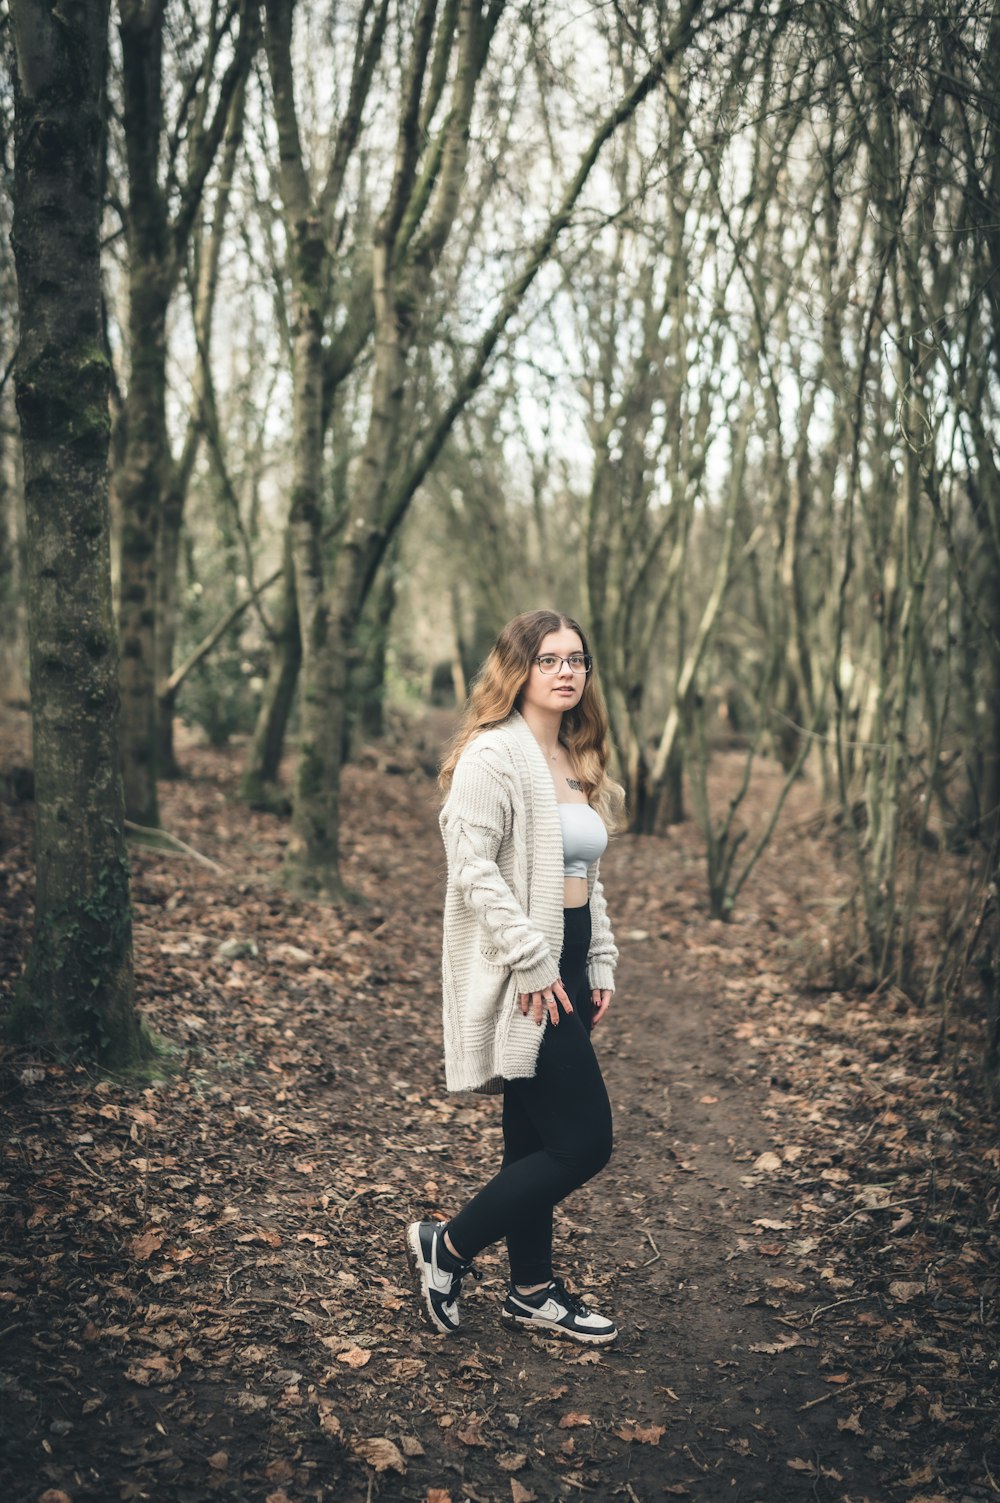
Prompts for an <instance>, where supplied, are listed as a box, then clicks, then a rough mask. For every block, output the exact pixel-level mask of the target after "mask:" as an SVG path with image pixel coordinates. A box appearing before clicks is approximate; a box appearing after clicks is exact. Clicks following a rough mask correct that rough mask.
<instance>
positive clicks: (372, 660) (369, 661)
mask: <svg viewBox="0 0 1000 1503" xmlns="http://www.w3.org/2000/svg"><path fill="white" fill-rule="evenodd" d="M398 558H399V535H398V534H397V537H396V539H395V541H394V542H393V544H392V546H391V548H390V549H389V552H388V553H387V555H386V557H385V558H384V559H383V561H382V567H381V568H380V569H379V572H378V577H377V578H376V581H375V584H374V586H373V587H372V591H371V594H370V595H369V597H368V600H367V602H366V604H365V608H364V610H363V612H362V615H361V625H360V630H359V632H358V639H357V644H356V648H355V653H354V658H353V661H352V663H351V670H350V688H349V690H348V694H349V699H350V705H349V709H348V737H347V741H348V745H347V752H346V756H345V760H347V761H350V760H352V759H353V758H355V757H357V756H358V755H359V753H360V751H361V748H362V747H363V746H364V744H365V743H366V742H368V741H377V740H378V739H379V737H381V736H383V735H384V734H385V670H386V654H387V651H388V646H389V631H390V628H391V626H392V613H393V610H394V609H395V605H396V585H397V575H396V569H397V560H398Z"/></svg>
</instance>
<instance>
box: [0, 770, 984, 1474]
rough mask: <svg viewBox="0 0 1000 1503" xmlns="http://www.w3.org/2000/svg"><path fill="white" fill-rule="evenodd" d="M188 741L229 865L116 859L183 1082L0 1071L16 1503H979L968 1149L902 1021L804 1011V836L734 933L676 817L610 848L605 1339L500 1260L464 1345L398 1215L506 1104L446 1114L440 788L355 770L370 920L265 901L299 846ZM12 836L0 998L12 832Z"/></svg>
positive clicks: (572, 1244) (586, 1250)
mask: <svg viewBox="0 0 1000 1503" xmlns="http://www.w3.org/2000/svg"><path fill="white" fill-rule="evenodd" d="M190 755H191V760H192V762H193V764H194V768H195V771H196V772H197V774H198V775H197V778H196V779H194V780H192V781H191V782H188V783H184V784H180V785H177V786H175V787H174V788H171V789H169V790H167V796H166V801H165V802H166V807H167V818H168V821H169V824H170V825H171V827H173V828H174V829H176V830H177V832H178V833H179V834H182V835H183V836H184V838H185V839H188V840H189V841H190V842H191V843H192V844H194V845H195V846H197V847H198V848H199V849H201V850H203V851H204V852H205V853H206V854H208V855H209V856H212V857H214V858H216V859H218V860H220V861H222V862H223V863H224V864H225V865H226V867H227V868H228V872H229V875H227V876H222V877H219V876H216V875H213V874H212V873H210V872H208V871H206V870H205V869H204V868H200V867H192V866H191V865H190V864H188V863H185V862H183V861H179V860H173V861H172V860H168V859H166V858H164V857H163V856H162V855H153V854H150V853H139V854H138V855H137V856H136V862H135V866H136V879H135V892H136V900H137V919H138V923H137V936H138V953H139V974H140V983H141V987H142V992H143V997H144V1005H145V1007H146V1010H147V1012H148V1013H149V1015H150V1017H151V1019H152V1021H153V1023H154V1025H155V1026H156V1027H157V1028H159V1029H160V1030H161V1032H162V1033H163V1034H164V1035H165V1036H167V1037H169V1038H171V1039H173V1040H174V1041H175V1042H177V1043H178V1044H180V1045H181V1046H182V1047H183V1048H184V1049H185V1050H186V1051H187V1057H186V1061H185V1066H184V1070H183V1071H182V1072H181V1074H180V1075H179V1076H178V1077H175V1079H174V1080H173V1081H171V1082H170V1083H168V1084H167V1085H165V1086H162V1087H156V1088H152V1089H148V1090H143V1089H142V1088H139V1087H134V1086H130V1087H122V1086H117V1085H112V1084H108V1083H106V1082H99V1081H96V1080H94V1079H91V1078H89V1077H88V1076H87V1075H86V1074H84V1073H82V1072H77V1073H75V1074H74V1073H72V1072H70V1073H67V1072H65V1071H61V1070H60V1069H59V1068H58V1067H54V1066H52V1065H50V1064H46V1062H44V1061H37V1060H31V1059H29V1058H27V1057H26V1056H24V1055H11V1054H9V1053H8V1054H7V1055H5V1056H2V1057H0V1090H2V1096H0V1104H2V1106H3V1107H4V1109H5V1112H6V1116H7V1118H8V1125H7V1132H6V1142H5V1145H4V1156H3V1168H2V1177H0V1196H2V1198H3V1205H4V1217H3V1223H2V1233H0V1301H2V1304H0V1344H2V1348H3V1350H2V1359H0V1372H2V1376H0V1476H2V1477H4V1480H5V1482H6V1483H7V1486H6V1488H5V1490H4V1497H5V1498H9V1499H10V1500H11V1503H22V1500H23V1503H37V1500H38V1499H39V1498H40V1497H41V1495H42V1494H43V1492H44V1491H45V1489H47V1488H50V1489H56V1490H58V1491H60V1492H61V1493H64V1494H65V1495H66V1496H67V1497H69V1498H70V1499H71V1500H72V1503H83V1500H95V1503H107V1500H111V1499H122V1500H125V1503H127V1500H131V1499H141V1498H150V1499H155V1500H156V1503H203V1500H204V1499H205V1498H207V1497H212V1498H219V1499H224V1500H232V1503H243V1500H250V1503H265V1500H266V1503H306V1500H316V1503H368V1500H370V1499H375V1498H378V1499H383V1500H386V1503H448V1500H450V1503H461V1500H463V1499H468V1500H470V1503H530V1500H531V1499H535V1500H538V1503H548V1500H554V1499H559V1500H562V1499H575V1500H576V1499H581V1498H588V1497H589V1498H594V1499H596V1500H598V1503H600V1500H603V1499H608V1500H611V1499H615V1500H617V1499H623V1500H627V1503H663V1500H666V1499H668V1498H671V1497H688V1498H691V1499H694V1500H698V1503H715V1500H716V1499H719V1500H721V1499H727V1500H729V1499H736V1500H741V1503H742V1500H748V1503H750V1500H758V1499H759V1500H776V1503H779V1500H783V1499H789V1500H791V1499H796V1500H798V1499H801V1500H816V1503H827V1500H830V1503H863V1500H868V1503H883V1500H886V1503H889V1500H891V1503H897V1500H900V1503H902V1500H904V1499H905V1500H908V1503H918V1500H919V1503H930V1500H934V1503H939V1500H941V1499H955V1500H956V1503H979V1500H981V1499H986V1498H990V1497H995V1491H994V1485H993V1484H992V1483H991V1481H990V1478H991V1477H992V1476H994V1475H996V1473H997V1469H996V1467H995V1466H991V1463H990V1461H989V1459H988V1458H989V1456H990V1455H991V1452H990V1446H991V1444H992V1443H993V1442H994V1441H995V1436H996V1424H997V1421H996V1415H997V1409H996V1405H995V1401H994V1397H993V1396H994V1394H995V1391H996V1384H997V1361H996V1357H997V1350H996V1343H995V1336H994V1334H993V1333H992V1331H991V1326H990V1323H991V1320H992V1319H993V1318H994V1312H995V1308H996V1304H995V1300H996V1283H995V1264H994V1262H993V1257H994V1255H995V1238H994V1233H993V1232H992V1231H990V1230H989V1218H990V1216H991V1215H994V1216H995V1193H996V1190H995V1165H994V1166H993V1167H992V1168H991V1167H990V1163H989V1161H988V1152H989V1151H990V1150H989V1149H988V1148H987V1147H985V1146H984V1145H986V1144H987V1142H988V1134H984V1132H983V1128H982V1123H981V1121H979V1120H977V1119H976V1116H975V1112H974V1110H972V1109H971V1108H970V1107H968V1106H967V1105H965V1104H964V1103H965V1101H966V1098H964V1097H962V1096H960V1095H954V1096H950V1095H948V1094H947V1087H946V1081H945V1074H944V1073H943V1072H942V1071H941V1070H937V1071H936V1067H934V1066H932V1065H931V1064H930V1063H929V1060H928V1054H927V1046H926V1042H925V1035H926V1033H927V1029H926V1027H925V1026H924V1024H923V1022H922V1021H921V1020H920V1019H915V1018H914V1016H913V1015H912V1013H911V1012H907V1011H906V1010H905V1009H901V1008H900V1007H897V1009H896V1011H895V1012H892V1011H891V1009H890V1010H889V1012H890V1013H891V1015H889V1016H884V1015H883V1013H884V1012H885V1011H886V1010H885V1009H881V1010H876V1009H874V1008H870V1007H869V1006H868V1004H867V1003H865V1002H864V1001H863V1000H862V1001H852V1000H851V999H849V998H838V997H836V996H832V997H827V998H819V999H817V998H816V997H814V996H809V995H807V994H804V993H799V992H797V991H796V990H795V988H794V987H793V986H792V985H791V983H790V981H789V977H790V975H792V974H794V972H793V968H792V965H791V963H790V956H791V954H792V951H791V949H790V946H794V945H796V944H803V945H807V946H808V945H810V944H813V943H815V942H817V939H816V934H815V932H814V931H813V930H812V929H811V927H810V921H809V918H808V909H807V904H808V903H809V902H810V901H812V900H813V899H814V898H815V897H816V895H817V894H819V896H820V897H821V898H825V896H826V895H827V890H828V889H829V887H830V884H831V881H832V880H833V879H832V878H831V877H830V875H829V874H828V873H827V872H826V871H824V872H823V874H822V885H821V883H820V878H819V876H818V875H817V863H816V861H815V852H814V849H813V847H811V846H809V845H808V844H806V843H804V841H803V840H802V839H799V838H798V837H794V838H793V836H791V835H787V836H785V837H784V839H783V844H782V845H781V847H780V852H781V855H780V860H779V858H778V854H777V852H776V854H775V857H774V859H773V861H771V862H770V864H769V863H764V865H763V866H762V867H761V871H760V876H759V881H757V882H756V883H755V886H754V889H753V894H752V906H751V902H750V897H749V895H748V901H747V904H746V907H745V910H744V911H743V912H742V913H741V914H739V915H738V918H737V922H736V923H735V924H732V925H728V926H722V925H719V924H714V923H712V921H711V920H710V919H709V918H708V916H707V914H706V911H705V905H704V898H703V887H704V882H703V874H702V871H701V863H700V856H699V840H698V837H697V834H696V832H694V831H693V830H687V829H685V830H682V831H680V832H678V834H677V835H676V836H675V837H674V838H673V839H672V840H671V841H670V842H667V843H665V842H661V841H642V840H636V839H632V838H629V837H625V838H622V839H620V840H618V841H616V842H615V843H614V844H613V847H612V849H611V851H610V852H609V855H608V858H607V859H606V862H605V881H606V887H607V890H608V897H609V905H610V908H611V911H612V916H613V918H614V921H615V927H616V933H617V938H618V941H619V944H620V948H621V952H622V962H621V968H620V973H619V993H618V996H617V997H616V1000H615V1004H614V1011H613V1015H612V1016H613V1020H614V1021H613V1022H612V1021H610V1020H609V1023H608V1024H606V1025H605V1026H604V1027H603V1028H602V1030H601V1031H600V1032H599V1034H598V1036H597V1037H598V1045H599V1049H600V1051H601V1052H602V1057H603V1059H604V1062H605V1067H606V1075H607V1079H608V1083H609V1089H610V1093H611V1096H612V1101H613V1104H614V1107H615V1113H616V1136H617V1146H616V1153H615V1157H614V1159H613V1160H612V1164H611V1166H610V1167H609V1169H608V1170H607V1171H605V1173H604V1174H603V1175H602V1176H600V1177H599V1179H598V1180H596V1181H595V1182H594V1183H593V1184H592V1185H591V1186H588V1187H585V1188H584V1190H582V1191H581V1192H579V1193H578V1194H577V1195H575V1196H574V1197H572V1198H571V1200H570V1201H569V1202H567V1204H566V1206H565V1208H564V1212H563V1213H561V1214H560V1216H559V1218H558V1221H557V1249H558V1248H560V1247H561V1249H562V1254H563V1257H562V1266H563V1267H564V1269H565V1272H566V1275H567V1279H568V1281H569V1282H570V1283H571V1284H573V1285H575V1286H576V1287H578V1288H580V1289H581V1290H582V1292H584V1293H585V1294H587V1295H588V1296H591V1297H592V1302H593V1303H594V1304H595V1305H596V1306H597V1307H598V1308H604V1309H607V1310H609V1311H610V1312H612V1313H614V1315H615V1316H616V1318H617V1319H618V1320H619V1322H620V1324H621V1327H622V1337H621V1340H620V1342H619V1344H618V1346H617V1347H616V1348H615V1349H613V1350H606V1351H601V1352H591V1351H586V1350H580V1349H578V1348H576V1347H574V1346H571V1345H569V1344H559V1343H553V1342H545V1341H542V1340H540V1339H538V1338H526V1337H525V1336H524V1335H523V1334H522V1333H516V1332H508V1331H506V1330H504V1329H503V1328H502V1327H501V1326H500V1324H499V1321H498V1320H497V1312H498V1307H499V1301H500V1299H501V1298H502V1294H503V1288H504V1285H503V1268H502V1264H501V1262H500V1260H499V1257H497V1256H492V1257H490V1256H487V1257H484V1258H483V1259H482V1260H481V1263H482V1267H483V1272H484V1275H485V1277H484V1279H483V1282H482V1283H481V1284H479V1285H470V1286H469V1292H468V1297H467V1298H465V1297H464V1298H463V1311H464V1326H463V1332H462V1334H461V1335H460V1336H459V1337H457V1338H452V1339H445V1338H443V1337H437V1336H435V1335H433V1334H431V1333H430V1332H428V1331H427V1330H426V1329H425V1327H424V1326H423V1325H422V1323H421V1321H420V1319H419V1316H418V1313H417V1310H416V1308H415V1301H414V1299H413V1296H412V1294H411V1291H410V1288H409V1281H408V1278H407V1272H406V1268H405V1260H404V1257H403V1246H402V1232H403V1228H404V1227H405V1225H406V1223H407V1222H408V1221H409V1220H411V1219H412V1218H413V1217H414V1216H420V1215H434V1214H438V1215H447V1214H448V1213H449V1212H450V1211H452V1210H453V1209H454V1208H455V1206H456V1205H457V1204H459V1203H460V1202H461V1200H462V1199H463V1198H464V1196H465V1195H467V1194H468V1193H469V1192H470V1191H471V1190H472V1189H474V1188H475V1186H476V1185H477V1184H478V1183H479V1182H480V1181H481V1180H482V1178H483V1177H484V1176H485V1175H486V1174H487V1173H488V1172H489V1171H490V1169H491V1166H492V1165H493V1163H495V1162H496V1161H497V1159H498V1158H499V1152H500V1135H499V1128H498V1121H497V1118H498V1111H497V1103H496V1102H495V1101H489V1100H482V1099H479V1098H467V1097H454V1096H449V1095H447V1093H446V1092H445V1091H444V1088H443V1080H442V1068H441V1043H440V1017H439V987H438V955H439V950H438V943H439V925H440V909H441V897H442V882H443V857H442V853H441V849H440V842H439V838H438V834H437V827H436V808H437V800H436V796H435V793H434V790H433V787H432V785H431V784H430V782H429V780H427V779H426V778H425V777H423V776H421V775H419V774H417V773H414V774H412V775H410V776H390V775H388V774H387V772H386V771H385V769H384V768H378V767H369V768H362V769H350V770H349V772H348V780H347V782H348V798H347V800H346V805H345V807H346V809H347V822H348V828H347V831H346V836H345V858H346V859H345V868H346V875H347V878H348V880H349V881H350V882H351V883H352V884H353V886H354V887H355V888H356V889H357V890H358V891H359V892H360V893H361V894H362V895H363V899H364V901H363V903H362V904H361V905H358V906H355V907H353V908H351V909H347V910H342V911H339V912H338V911H332V910H330V909H325V908H321V907H318V906H316V905H311V904H302V903H297V902H295V901H293V900H291V899H289V898H288V897H287V895H286V894H284V893H283V892H281V891H280V890H279V889H278V888H276V887H275V886H274V885H273V883H271V882H270V881H268V880H265V879H264V878H265V876H266V874H267V873H269V872H273V871H274V869H275V867H276V865H277V862H278V860H279V857H280V849H281V844H282V842H283V840H284V838H285V829H284V826H283V825H282V824H281V822H279V821H277V820H274V819H272V818H269V817H267V816H263V815H259V816H256V815H255V816H248V815H247V814H246V812H245V811H244V810H242V809H241V808H240V807H239V806H238V805H237V804H236V803H235V802H234V801H233V799H232V789H233V787H234V783H235V772H236V770H237V767H236V759H235V758H232V759H227V758H226V757H220V756H218V755H217V754H208V753H201V754H198V755H195V754H193V753H192V754H190ZM765 793H766V790H765ZM794 817H796V816H795V812H794V810H793V818H794ZM15 827H16V828H15ZM8 828H9V830H12V831H13V837H14V838H13V841H12V844H11V846H10V849H9V851H8V853H7V857H6V861H5V864H4V867H3V875H4V883H5V895H6V900H7V919H6V926H5V928H4V930H3V935H4V938H5V946H4V949H3V954H2V955H0V962H2V971H0V980H2V985H3V988H4V990H7V991H9V988H10V984H11V981H12V978H13V976H14V975H15V974H16V970H17V965H18V961H19V955H20V954H23V944H24V934H25V919H26V916H27V897H26V893H27V886H26V882H25V878H24V871H25V870H26V869H27V865H28V862H27V842H28V839H29V835H30V831H29V828H28V824H27V821H26V820H25V819H23V818H22V817H21V816H11V819H10V820H9V821H8ZM404 878H405V881H404ZM227 942H228V943H227ZM3 978H6V979H3ZM921 1030H922V1031H921ZM602 1035H603V1037H602ZM935 1071H936V1073H935ZM921 1092H922V1093H923V1094H921ZM968 1099H969V1100H971V1098H968ZM943 1103H945V1104H947V1106H948V1116H947V1124H948V1126H947V1132H944V1130H943V1129H942V1127H941V1111H942V1104H943ZM949 1134H950V1136H949ZM935 1154H936V1155H937V1157H936V1158H935V1156H934V1155H935ZM762 1155H764V1156H765V1157H762ZM767 1155H769V1157H767ZM945 1169H947V1185H948V1187H949V1188H948V1189H947V1192H945V1191H944V1190H943V1189H942V1188H941V1187H942V1186H943V1185H944V1184H945V1176H944V1170H945ZM942 1197H945V1198H942ZM991 1197H992V1198H991ZM918 1203H919V1208H920V1209H919V1213H918V1214H914V1211H915V1210H917V1209H918ZM900 1205H902V1206H903V1209H902V1210H900V1209H899V1206H900ZM911 1207H912V1208H913V1209H910V1208H911ZM907 1217H909V1220H907ZM52 1503H54V1500H52ZM60 1503H62V1500H61V1499H60Z"/></svg>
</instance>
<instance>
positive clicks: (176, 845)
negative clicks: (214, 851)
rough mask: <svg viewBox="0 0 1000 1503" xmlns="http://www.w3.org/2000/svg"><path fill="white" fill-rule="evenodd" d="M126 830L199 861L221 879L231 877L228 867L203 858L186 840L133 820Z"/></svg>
mask: <svg viewBox="0 0 1000 1503" xmlns="http://www.w3.org/2000/svg"><path fill="white" fill-rule="evenodd" d="M125 828H126V830H129V831H130V832H131V833H132V834H133V835H140V836H142V838H143V839H144V840H148V841H150V842H151V843H152V844H154V845H157V846H161V848H162V843H163V842H166V845H167V848H168V849H171V850H175V851H177V852H178V853H179V854H180V855H183V856H190V857H191V858H192V860H194V861H199V862H200V863H201V865H202V866H207V867H208V869H209V870H210V871H213V872H215V873H216V874H217V875H218V876H220V877H228V876H229V875H230V873H229V871H228V870H227V868H226V867H224V866H220V865H219V863H218V862H217V861H213V860H212V859H211V857H210V856H203V855H202V853H201V851H196V850H195V848H194V846H193V845H188V843H187V841H186V840H181V839H180V838H179V837H178V836H177V835H171V834H170V833H169V832H168V831H167V830H154V829H151V828H150V827H149V825H137V824H136V823H135V822H134V821H133V820H131V819H127V820H126V821H125Z"/></svg>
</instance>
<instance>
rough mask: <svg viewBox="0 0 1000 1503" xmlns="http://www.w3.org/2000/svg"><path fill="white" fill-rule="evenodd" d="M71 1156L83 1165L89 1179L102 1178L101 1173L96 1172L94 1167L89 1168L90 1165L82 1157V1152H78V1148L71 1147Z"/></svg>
mask: <svg viewBox="0 0 1000 1503" xmlns="http://www.w3.org/2000/svg"><path fill="white" fill-rule="evenodd" d="M73 1157H74V1158H75V1159H77V1160H78V1161H79V1163H81V1164H82V1165H83V1167H84V1169H86V1171H87V1173H88V1174H89V1175H90V1177H91V1179H103V1178H104V1176H103V1175H101V1174H98V1172H97V1170H96V1169H91V1167H90V1165H89V1164H88V1163H87V1160H86V1159H85V1158H84V1157H83V1154H82V1153H81V1152H80V1150H79V1149H78V1148H74V1149H73Z"/></svg>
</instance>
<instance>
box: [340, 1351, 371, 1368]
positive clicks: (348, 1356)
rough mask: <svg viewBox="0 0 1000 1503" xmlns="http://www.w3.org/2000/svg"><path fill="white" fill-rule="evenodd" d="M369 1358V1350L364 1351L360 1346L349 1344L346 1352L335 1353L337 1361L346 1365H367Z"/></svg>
mask: <svg viewBox="0 0 1000 1503" xmlns="http://www.w3.org/2000/svg"><path fill="white" fill-rule="evenodd" d="M371 1360H372V1354H371V1352H367V1351H365V1349H364V1347H362V1346H349V1347H348V1348H347V1351H346V1352H338V1353H337V1361H338V1362H343V1363H344V1365H345V1366H346V1367H367V1366H368V1364H369V1362H370V1361H371Z"/></svg>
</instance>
